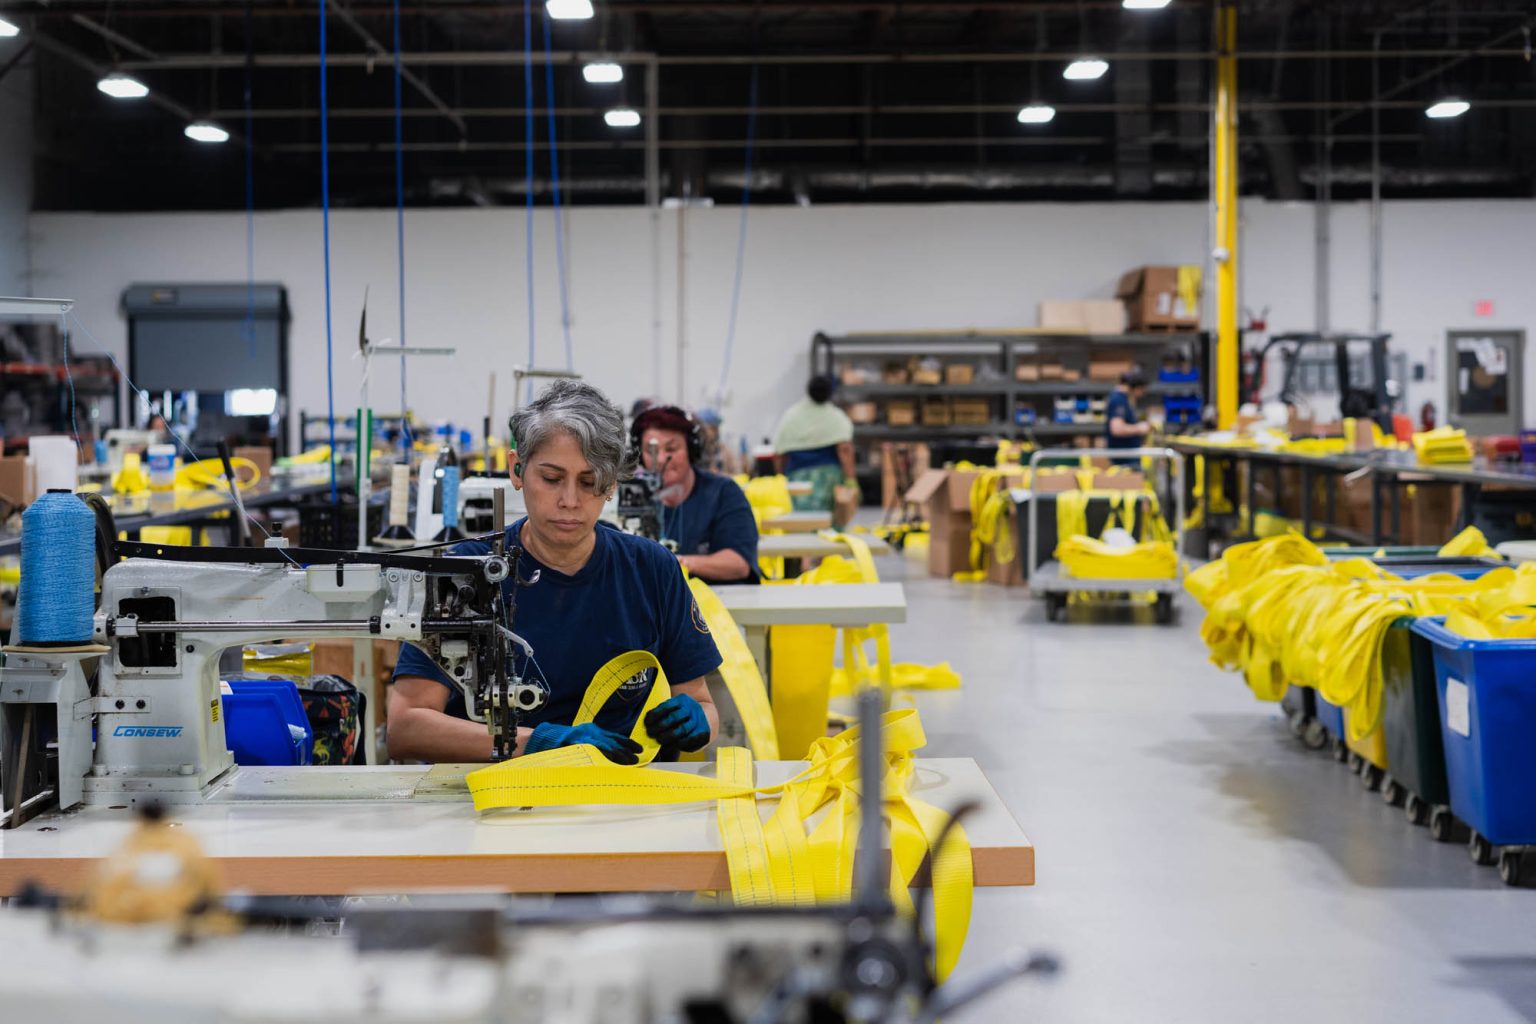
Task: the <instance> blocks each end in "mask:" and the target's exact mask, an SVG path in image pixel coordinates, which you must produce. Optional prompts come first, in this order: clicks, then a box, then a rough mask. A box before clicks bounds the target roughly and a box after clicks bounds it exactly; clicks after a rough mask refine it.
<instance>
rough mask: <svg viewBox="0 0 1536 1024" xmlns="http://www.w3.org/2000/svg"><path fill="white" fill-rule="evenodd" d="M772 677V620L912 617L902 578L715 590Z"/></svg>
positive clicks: (845, 622) (848, 621)
mask: <svg viewBox="0 0 1536 1024" xmlns="http://www.w3.org/2000/svg"><path fill="white" fill-rule="evenodd" d="M715 593H717V594H718V595H720V602H721V603H722V604H724V605H725V609H726V611H728V612H730V613H731V618H733V619H735V620H736V625H738V626H740V627H741V628H742V631H743V632H744V633H746V637H747V647H748V648H750V649H751V651H752V657H753V658H754V659H756V660H757V667H758V669H759V671H761V672H762V673H763V678H764V679H767V678H768V627H769V626H855V627H858V626H872V625H874V624H875V623H877V622H884V623H892V622H906V621H907V594H906V591H905V590H903V589H902V586H901V584H900V583H823V584H815V585H807V586H790V585H785V586H771V587H770V586H764V587H750V586H748V587H721V588H720V589H719V590H717V591H715Z"/></svg>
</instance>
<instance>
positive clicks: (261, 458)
mask: <svg viewBox="0 0 1536 1024" xmlns="http://www.w3.org/2000/svg"><path fill="white" fill-rule="evenodd" d="M234 456H235V458H237V459H249V460H250V461H251V462H254V463H255V464H256V468H257V469H259V470H261V478H262V479H263V480H271V479H272V449H271V448H269V447H267V446H266V445H264V444H250V445H241V446H240V447H238V448H236V449H235V451H234Z"/></svg>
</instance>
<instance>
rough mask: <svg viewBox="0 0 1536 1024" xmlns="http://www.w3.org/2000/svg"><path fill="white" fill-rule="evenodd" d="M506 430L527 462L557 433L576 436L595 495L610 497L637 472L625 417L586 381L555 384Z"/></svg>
mask: <svg viewBox="0 0 1536 1024" xmlns="http://www.w3.org/2000/svg"><path fill="white" fill-rule="evenodd" d="M507 428H508V431H509V433H510V434H511V437H512V445H513V447H514V448H516V449H517V455H518V458H519V459H522V460H524V461H526V460H528V459H531V458H533V456H534V455H536V454H538V451H539V449H540V448H542V447H544V445H545V444H547V443H548V442H549V440H550V439H551V438H553V437H555V436H557V435H560V434H569V435H570V436H571V437H574V438H575V439H576V442H577V443H578V444H580V445H581V454H582V455H583V456H585V458H586V460H587V462H589V463H590V464H591V466H592V472H593V475H594V476H596V478H597V479H596V481H595V482H594V485H593V488H592V490H593V493H596V494H607V493H608V492H609V491H611V490H613V488H614V486H615V485H616V484H617V483H618V482H619V481H620V480H621V479H625V478H627V477H629V476H631V475H632V474H633V473H634V471H635V455H634V453H633V452H632V451H630V449H629V445H628V444H627V443H626V442H627V438H626V437H625V434H624V414H623V413H621V412H620V411H619V408H618V406H616V405H614V404H613V403H612V402H610V401H608V396H607V395H605V394H603V393H602V392H601V391H599V390H598V389H597V388H595V387H593V386H592V385H590V384H587V383H585V382H583V381H579V380H573V379H561V380H556V381H553V382H552V383H550V384H549V386H547V387H546V388H545V389H544V390H543V391H541V392H539V397H537V398H535V399H534V400H533V402H532V403H531V404H529V405H525V406H524V407H523V408H521V409H519V410H517V411H516V412H514V413H513V414H512V417H511V419H509V420H508V421H507Z"/></svg>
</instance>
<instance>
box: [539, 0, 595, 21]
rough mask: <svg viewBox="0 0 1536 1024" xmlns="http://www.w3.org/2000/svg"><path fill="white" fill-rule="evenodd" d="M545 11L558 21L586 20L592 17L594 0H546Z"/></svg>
mask: <svg viewBox="0 0 1536 1024" xmlns="http://www.w3.org/2000/svg"><path fill="white" fill-rule="evenodd" d="M544 11H545V13H546V14H548V15H549V16H550V17H551V18H554V19H555V20H556V21H586V20H587V19H588V18H590V17H592V13H593V12H592V0H544Z"/></svg>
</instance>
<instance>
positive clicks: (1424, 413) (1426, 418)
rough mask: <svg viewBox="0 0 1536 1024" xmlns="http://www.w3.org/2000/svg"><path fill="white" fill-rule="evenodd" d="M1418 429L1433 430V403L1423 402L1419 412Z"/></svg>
mask: <svg viewBox="0 0 1536 1024" xmlns="http://www.w3.org/2000/svg"><path fill="white" fill-rule="evenodd" d="M1419 427H1420V428H1421V429H1423V430H1434V429H1435V403H1434V402H1425V403H1424V406H1423V408H1421V409H1420V410H1419Z"/></svg>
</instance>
